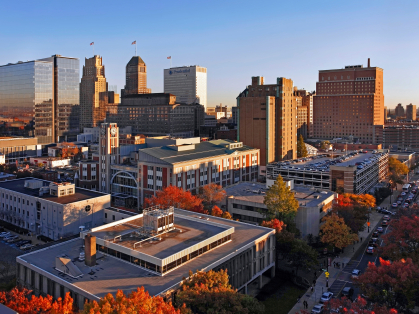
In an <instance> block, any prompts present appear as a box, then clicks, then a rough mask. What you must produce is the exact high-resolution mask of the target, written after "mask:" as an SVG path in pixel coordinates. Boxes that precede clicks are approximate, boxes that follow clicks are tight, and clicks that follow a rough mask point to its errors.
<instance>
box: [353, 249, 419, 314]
mask: <svg viewBox="0 0 419 314" xmlns="http://www.w3.org/2000/svg"><path fill="white" fill-rule="evenodd" d="M355 282H356V284H357V285H359V286H360V288H361V290H362V292H363V293H364V294H365V295H367V296H368V298H370V299H371V301H372V302H374V303H378V304H383V305H387V306H388V307H392V308H396V309H397V310H399V311H400V312H401V313H407V312H410V311H411V310H412V309H413V308H414V307H415V306H419V268H418V266H416V265H415V264H414V263H413V261H412V259H410V258H408V259H407V260H401V261H395V262H390V261H386V260H384V259H382V258H381V257H380V266H377V265H376V264H375V263H372V262H369V263H368V268H367V269H366V270H365V273H363V274H362V275H360V276H359V277H358V278H357V279H355Z"/></svg>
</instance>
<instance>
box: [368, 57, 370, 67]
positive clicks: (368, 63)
mask: <svg viewBox="0 0 419 314" xmlns="http://www.w3.org/2000/svg"><path fill="white" fill-rule="evenodd" d="M368 67H370V58H368Z"/></svg>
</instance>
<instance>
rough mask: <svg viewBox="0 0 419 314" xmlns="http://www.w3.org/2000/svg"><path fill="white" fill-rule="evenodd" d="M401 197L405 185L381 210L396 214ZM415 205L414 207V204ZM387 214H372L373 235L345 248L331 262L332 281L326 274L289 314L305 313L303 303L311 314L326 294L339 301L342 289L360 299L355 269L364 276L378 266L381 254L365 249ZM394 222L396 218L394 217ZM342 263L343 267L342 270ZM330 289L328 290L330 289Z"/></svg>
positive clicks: (412, 178)
mask: <svg viewBox="0 0 419 314" xmlns="http://www.w3.org/2000/svg"><path fill="white" fill-rule="evenodd" d="M418 179H419V175H412V176H409V181H407V180H406V181H407V182H413V181H416V180H418ZM401 193H402V185H398V187H397V190H394V191H393V195H391V196H389V197H387V198H386V199H385V200H384V201H383V202H382V203H381V204H380V207H381V208H387V209H388V210H390V211H395V212H397V211H398V210H399V209H400V207H401V206H398V207H397V208H392V206H391V204H392V202H395V200H397V198H398V196H399V195H400V194H401ZM408 194H409V193H406V195H405V196H404V197H403V201H402V204H403V203H404V202H405V200H406V199H407V198H408ZM418 195H419V192H418V193H417V194H416V195H415V196H414V201H413V203H414V202H416V199H417V196H418ZM413 203H412V204H413ZM384 216H385V214H381V213H378V212H375V211H373V212H372V213H371V214H370V223H371V225H370V232H368V229H367V227H366V228H365V230H364V231H362V232H360V233H359V238H360V240H361V239H362V241H360V242H361V243H357V244H354V245H350V246H348V247H346V248H345V252H344V253H342V254H341V255H340V256H338V257H336V258H335V259H333V260H332V261H331V262H330V266H329V269H328V273H329V278H328V280H327V278H326V276H325V273H324V272H323V273H322V274H321V275H320V276H319V277H318V278H317V281H316V285H315V287H314V289H313V292H311V289H310V288H309V289H308V290H307V291H306V293H305V294H304V295H303V296H302V297H301V299H300V302H297V303H296V304H295V306H294V307H293V308H292V309H291V311H290V312H289V313H290V314H294V313H296V312H298V311H300V310H303V301H304V300H306V301H307V302H308V310H309V311H311V309H312V307H313V306H314V305H316V304H318V303H319V300H320V297H321V295H322V293H323V292H326V291H330V292H332V293H333V295H334V297H340V296H341V292H342V289H343V288H345V287H352V288H353V289H354V294H353V297H352V298H355V297H357V296H358V295H359V294H360V291H359V289H358V288H357V287H356V286H355V285H354V283H353V279H352V271H353V270H354V269H358V270H360V271H361V274H362V273H364V271H365V269H366V268H367V267H368V263H369V262H373V263H376V264H377V265H378V264H379V254H377V253H376V252H374V254H368V253H366V249H367V247H368V243H369V240H370V238H371V236H372V233H373V232H374V231H375V230H376V229H377V228H378V227H380V226H381V222H382V221H383V217H384ZM391 219H394V217H391ZM391 219H390V224H389V226H388V227H383V229H384V230H383V233H379V238H378V245H379V246H382V235H384V234H386V233H387V232H389V230H390V228H391ZM334 263H340V265H339V267H336V268H335V267H334ZM342 263H343V264H344V266H343V269H342ZM327 285H328V286H329V287H327Z"/></svg>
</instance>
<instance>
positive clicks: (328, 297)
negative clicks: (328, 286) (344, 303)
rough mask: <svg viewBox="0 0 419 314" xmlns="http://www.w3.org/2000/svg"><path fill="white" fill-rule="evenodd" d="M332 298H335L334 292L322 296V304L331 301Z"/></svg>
mask: <svg viewBox="0 0 419 314" xmlns="http://www.w3.org/2000/svg"><path fill="white" fill-rule="evenodd" d="M332 297H333V292H325V293H323V294H322V297H321V298H320V303H324V302H327V301H330V299H331V298H332Z"/></svg>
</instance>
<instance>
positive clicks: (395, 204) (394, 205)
mask: <svg viewBox="0 0 419 314" xmlns="http://www.w3.org/2000/svg"><path fill="white" fill-rule="evenodd" d="M397 206H399V204H397V203H393V204H392V205H391V207H393V208H397Z"/></svg>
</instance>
